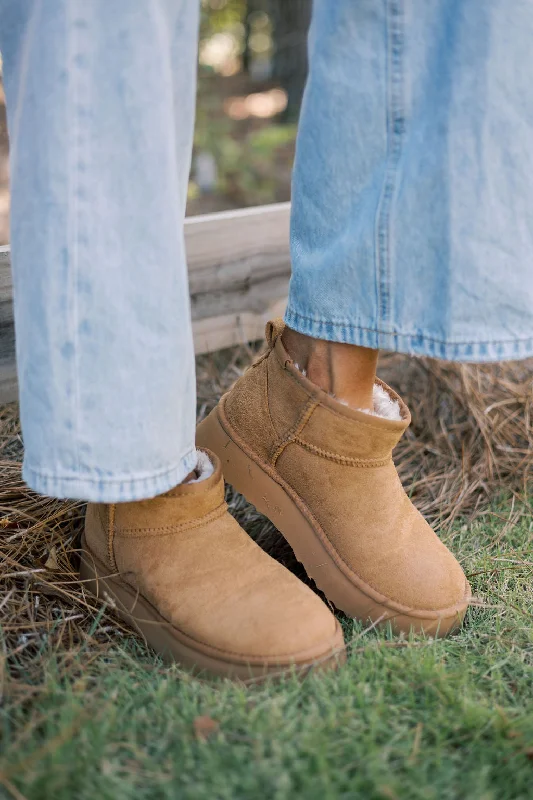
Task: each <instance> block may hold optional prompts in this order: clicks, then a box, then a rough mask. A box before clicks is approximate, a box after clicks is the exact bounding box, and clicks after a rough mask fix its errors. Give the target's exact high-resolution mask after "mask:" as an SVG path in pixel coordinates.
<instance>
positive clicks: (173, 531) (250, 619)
mask: <svg viewBox="0 0 533 800" xmlns="http://www.w3.org/2000/svg"><path fill="white" fill-rule="evenodd" d="M207 455H208V456H209V458H210V459H211V461H212V464H213V466H214V472H213V474H212V475H211V476H210V477H206V478H205V479H204V480H199V481H196V482H191V483H185V484H180V485H179V486H177V487H176V488H175V489H173V490H172V491H171V492H168V493H167V494H165V495H161V496H159V497H156V498H154V499H152V500H146V501H142V502H135V503H119V504H116V505H97V504H96V505H95V504H90V505H89V506H88V508H87V517H86V524H85V535H84V537H83V545H82V546H83V553H82V564H81V579H82V580H83V581H85V582H86V586H87V588H88V589H89V590H90V591H91V592H93V593H94V594H96V595H98V596H100V597H103V598H105V599H108V600H109V601H110V602H111V603H112V604H113V606H114V607H115V608H116V611H117V612H118V613H119V615H120V616H121V617H122V618H123V619H124V620H126V622H128V623H129V624H131V626H132V627H134V628H136V629H137V630H138V631H140V633H141V634H142V635H143V636H144V638H145V639H146V640H147V642H148V643H149V644H150V645H152V647H154V649H155V650H157V651H158V652H159V653H161V654H162V655H163V656H164V657H166V658H167V659H170V660H176V661H178V662H179V663H180V664H182V665H183V666H185V667H188V668H191V669H193V670H195V671H203V672H206V673H208V674H211V675H220V676H227V677H232V678H238V679H243V680H246V679H250V678H252V679H253V678H261V677H263V676H267V675H271V674H274V673H277V672H279V671H283V670H287V669H291V668H296V669H302V668H306V669H307V668H309V667H312V666H319V667H331V666H334V665H335V664H337V663H338V662H339V660H342V658H343V656H344V643H343V637H342V631H341V628H340V626H339V623H338V622H337V620H336V619H335V617H334V616H333V614H332V613H331V611H330V610H329V609H328V608H327V607H326V605H325V604H324V603H323V602H322V600H320V598H319V597H318V596H317V595H316V594H315V593H314V592H313V591H311V589H309V588H308V587H307V586H305V585H304V584H303V583H302V582H301V581H300V580H298V578H296V577H295V576H294V575H293V574H292V573H291V572H289V571H288V570H287V569H285V568H284V567H282V566H281V565H280V564H278V563H277V562H276V561H274V559H272V558H270V556H268V555H267V554H266V553H264V552H263V550H261V548H260V547H259V546H258V545H257V544H255V542H254V541H252V539H250V537H249V536H248V535H247V534H246V533H245V532H244V531H243V530H242V528H240V526H239V525H238V524H237V522H236V521H235V520H234V519H233V517H232V516H231V515H230V514H229V513H228V510H227V506H226V503H225V502H224V481H223V478H222V471H221V466H220V461H219V460H218V458H217V457H216V456H215V455H213V454H207ZM204 458H205V456H204Z"/></svg>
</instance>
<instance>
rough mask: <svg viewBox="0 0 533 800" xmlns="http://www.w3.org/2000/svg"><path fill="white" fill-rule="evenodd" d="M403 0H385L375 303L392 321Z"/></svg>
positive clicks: (402, 124)
mask: <svg viewBox="0 0 533 800" xmlns="http://www.w3.org/2000/svg"><path fill="white" fill-rule="evenodd" d="M402 4H403V0H386V6H385V9H386V12H385V13H386V26H387V31H386V59H387V63H386V83H387V123H386V124H387V158H386V167H385V178H384V182H383V187H382V191H381V196H380V199H379V202H378V206H377V210H376V229H375V230H376V233H375V251H376V262H377V264H376V304H377V313H378V318H379V319H380V320H381V321H382V322H387V321H389V322H390V321H391V318H392V308H391V284H392V259H391V236H390V227H391V214H392V204H393V200H394V195H395V191H396V185H397V175H398V166H399V161H400V154H401V149H402V140H403V133H404V130H405V110H404V101H403V49H404V41H403V40H404V34H403V11H402Z"/></svg>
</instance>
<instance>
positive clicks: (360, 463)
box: [293, 436, 392, 467]
mask: <svg viewBox="0 0 533 800" xmlns="http://www.w3.org/2000/svg"><path fill="white" fill-rule="evenodd" d="M293 442H294V443H297V444H300V445H301V446H302V447H305V449H306V450H310V451H311V452H312V453H314V454H315V455H317V456H321V457H322V458H327V459H328V460H329V461H335V462H336V463H337V464H344V465H345V466H350V467H385V466H387V464H390V463H391V461H392V457H391V456H388V457H387V458H351V457H350V456H341V455H340V454H339V453H331V452H329V451H328V450H323V449H322V448H321V447H316V446H315V445H314V444H311V443H310V442H306V441H305V439H302V438H301V437H300V436H295V437H294V440H293Z"/></svg>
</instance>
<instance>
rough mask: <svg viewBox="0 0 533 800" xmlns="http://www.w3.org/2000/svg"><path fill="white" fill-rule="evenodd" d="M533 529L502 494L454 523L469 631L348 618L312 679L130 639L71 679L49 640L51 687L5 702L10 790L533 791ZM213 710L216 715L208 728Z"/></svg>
mask: <svg viewBox="0 0 533 800" xmlns="http://www.w3.org/2000/svg"><path fill="white" fill-rule="evenodd" d="M506 520H507V522H506ZM532 531H533V517H532V515H531V513H530V512H529V510H528V509H527V508H526V507H525V506H524V505H521V506H520V507H518V506H517V505H516V504H515V505H514V507H513V509H512V510H511V507H510V505H509V504H503V505H502V504H500V505H498V506H495V510H494V511H493V512H492V513H487V514H485V515H483V516H481V517H480V518H479V519H478V521H476V522H475V523H474V524H472V525H471V526H465V525H457V526H456V527H455V528H454V529H453V530H452V531H450V532H449V533H448V535H447V536H446V537H445V538H446V541H447V543H448V544H449V545H450V546H451V547H452V548H453V549H454V551H455V552H456V553H458V554H459V555H460V557H461V560H462V561H463V563H464V565H465V567H466V569H467V572H468V573H469V575H471V576H472V584H473V587H474V590H475V593H476V595H477V597H478V598H479V600H480V603H481V604H480V605H479V606H477V607H475V608H473V609H472V610H471V611H470V613H469V616H468V618H467V624H466V626H465V627H464V629H463V631H462V632H461V633H460V634H458V635H457V636H454V637H452V638H450V639H449V640H447V641H431V640H425V639H424V638H421V637H419V638H411V639H409V640H399V639H397V638H394V637H392V636H391V635H390V634H389V633H387V632H386V631H385V632H382V633H377V632H376V631H367V632H365V630H364V628H363V627H362V626H361V625H359V624H356V623H352V622H351V621H345V622H344V625H345V635H346V640H347V642H348V643H349V652H350V655H349V659H348V663H347V664H346V666H344V667H343V668H342V669H340V670H339V671H338V672H337V673H331V674H326V675H323V676H321V675H310V676H308V677H307V678H306V679H305V680H304V681H303V682H300V681H298V680H297V679H296V678H294V677H292V676H291V677H289V678H287V679H286V680H284V681H283V682H281V683H277V684H274V683H270V684H266V685H263V686H256V687H251V688H244V687H242V686H238V685H233V684H231V683H229V682H220V683H218V684H216V683H213V684H212V683H208V682H202V681H199V680H196V679H194V678H192V677H191V676H189V675H188V674H186V673H183V672H182V671H180V670H178V669H177V668H165V667H164V666H163V665H162V664H161V663H160V662H159V660H158V659H157V658H155V657H154V656H153V655H152V654H150V653H147V652H146V651H145V650H144V649H143V648H142V646H141V645H139V644H138V643H137V642H136V641H135V640H133V639H132V640H131V641H126V642H125V644H124V647H123V649H119V648H116V649H114V650H112V651H111V652H108V653H107V654H106V655H105V656H100V657H98V658H96V659H95V660H92V661H91V660H90V659H89V658H88V657H84V655H83V654H81V656H79V657H78V658H77V660H76V662H75V663H74V664H73V665H72V667H71V669H70V670H69V671H68V673H67V677H65V673H64V670H63V669H62V670H59V668H58V666H57V664H58V662H59V661H60V658H61V657H60V654H55V655H54V654H51V653H44V654H43V656H42V657H43V658H44V659H47V662H46V680H45V683H44V685H40V686H38V687H36V689H35V692H34V693H33V694H32V687H31V685H30V683H31V682H30V680H29V678H28V680H27V682H26V684H25V685H23V686H22V688H20V689H19V691H18V692H17V693H14V694H13V695H11V696H10V695H8V698H7V700H6V701H5V704H4V709H3V718H2V723H1V735H2V739H1V743H2V751H3V752H2V758H1V769H2V771H3V774H2V776H1V777H0V781H1V783H0V786H3V787H4V788H3V789H2V788H0V793H1V792H2V791H4V793H5V796H6V797H9V796H13V797H19V798H20V797H21V796H22V797H26V798H28V800H41V798H42V799H43V800H44V798H47V799H48V798H53V799H54V800H66V799H67V798H69V799H70V798H76V799H77V800H85V799H86V798H87V800H88V799H89V798H91V800H92V798H99V800H100V799H102V800H105V799H106V798H109V799H110V800H111V799H112V800H122V799H124V800H126V798H128V800H129V798H132V799H133V798H135V800H142V798H150V800H152V799H153V800H156V799H157V800H158V799H159V798H161V799H163V798H169V800H170V798H173V799H174V798H187V799H190V800H203V799H204V798H205V800H217V799H218V798H227V799H228V800H236V799H237V798H246V800H248V798H277V799H279V800H285V798H306V800H308V799H309V800H313V799H314V798H317V800H319V799H320V800H327V799H328V798H364V799H365V800H373V799H374V798H384V799H385V800H390V799H391V798H408V799H409V800H412V799H413V800H414V799H415V798H438V800H441V799H442V798H468V800H507V798H513V799H516V798H532V797H533V600H532V597H533V590H532V580H531V578H532V572H533V543H532V536H533V534H532ZM22 683H23V684H24V676H23V677H22ZM204 715H205V716H209V717H210V718H212V719H213V720H215V721H216V722H217V723H218V726H219V727H218V730H217V731H215V732H214V733H213V734H212V735H211V736H210V737H209V738H207V739H206V740H202V738H198V736H197V735H196V734H195V720H197V718H198V717H200V716H204ZM9 787H11V790H10V789H9ZM17 792H19V793H20V794H19V795H17Z"/></svg>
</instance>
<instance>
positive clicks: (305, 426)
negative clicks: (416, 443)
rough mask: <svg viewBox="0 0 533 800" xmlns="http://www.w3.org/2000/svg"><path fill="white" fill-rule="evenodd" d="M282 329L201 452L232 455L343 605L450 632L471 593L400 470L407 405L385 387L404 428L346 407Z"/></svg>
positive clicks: (380, 618) (201, 437) (221, 410)
mask: <svg viewBox="0 0 533 800" xmlns="http://www.w3.org/2000/svg"><path fill="white" fill-rule="evenodd" d="M282 331H283V323H282V322H281V320H279V321H276V322H273V323H269V324H268V325H267V333H266V335H267V343H268V346H269V349H268V352H267V353H265V354H264V355H263V356H262V357H260V358H259V359H258V360H257V361H256V363H255V364H254V365H253V366H252V367H251V368H250V369H249V370H248V371H247V372H246V373H245V374H244V376H243V377H242V378H240V380H238V381H237V383H236V384H235V386H234V387H233V389H232V390H231V391H230V392H229V393H228V394H226V395H225V396H224V397H223V398H222V400H221V401H220V403H219V405H218V407H217V408H216V409H214V411H212V412H211V414H210V415H209V416H208V417H207V418H206V419H205V420H203V422H201V423H200V425H199V426H198V429H197V441H198V443H199V444H200V445H201V446H208V447H210V448H211V449H212V450H213V451H214V452H215V453H217V454H218V455H219V456H220V458H221V460H222V468H223V470H224V475H225V478H226V480H227V481H228V482H229V483H231V484H232V485H233V486H234V487H235V488H236V489H237V490H238V491H239V492H241V493H242V494H243V495H244V496H245V497H246V498H247V499H248V500H249V501H250V502H251V503H253V504H254V505H255V506H256V507H257V509H258V510H259V511H261V512H262V513H263V514H265V515H266V516H267V517H268V518H269V519H270V520H272V522H273V523H274V525H275V526H276V527H277V528H278V529H279V530H280V531H281V533H282V534H283V535H284V536H285V538H286V539H287V541H288V542H289V544H290V545H291V546H292V548H293V550H294V552H295V554H296V557H297V558H298V559H299V560H300V561H301V562H302V564H303V565H304V567H305V569H306V571H307V573H308V575H309V576H310V577H311V578H313V580H314V581H315V582H316V584H317V586H319V588H320V589H322V591H323V592H324V593H325V595H326V596H327V598H328V599H329V600H330V601H331V602H332V603H334V604H335V606H337V608H339V609H341V610H342V611H344V612H345V613H346V614H348V615H350V616H353V617H358V618H360V619H362V620H365V621H366V620H370V621H373V622H376V623H378V624H380V623H384V622H386V621H388V620H390V622H391V624H392V626H393V628H394V629H395V630H396V631H408V630H410V629H413V630H415V631H416V630H418V631H421V630H423V631H425V632H426V633H428V634H431V635H439V636H443V635H445V634H447V633H448V632H449V631H451V630H452V629H453V628H455V627H456V626H458V625H459V624H460V623H461V621H462V619H463V617H464V614H465V611H466V608H467V605H468V602H469V599H470V587H469V585H468V582H467V580H466V578H465V575H464V573H463V570H462V569H461V567H460V566H459V564H458V563H457V561H456V559H455V558H454V556H453V555H452V554H451V553H450V551H449V550H448V549H447V548H446V547H445V546H444V545H443V544H442V542H441V541H440V539H439V538H438V537H437V536H436V534H435V533H434V532H433V530H432V529H431V527H430V526H429V525H428V524H427V522H426V521H425V520H424V518H423V517H422V516H421V514H420V513H419V512H418V511H417V510H416V508H415V507H414V506H413V504H412V503H411V501H410V500H409V498H408V497H407V495H406V493H405V492H404V490H403V488H402V485H401V482H400V479H399V478H398V474H397V472H396V469H395V467H394V464H393V461H392V455H391V454H392V449H393V447H394V446H395V444H396V443H397V442H398V440H399V439H400V437H401V435H402V434H403V432H404V431H405V429H406V428H407V426H408V425H409V422H410V415H409V411H408V409H407V407H406V406H405V404H404V403H403V402H402V400H401V399H400V398H399V397H398V395H397V394H396V393H395V392H393V391H392V389H390V388H389V387H388V386H386V385H385V384H383V383H382V382H378V385H377V387H376V389H377V391H378V394H379V395H380V396H381V398H382V400H383V399H384V400H385V405H387V404H389V405H394V406H395V409H396V411H397V419H388V418H384V417H382V416H377V415H372V414H368V413H365V412H364V411H357V410H354V409H351V408H349V407H347V406H346V405H343V404H341V403H339V402H337V401H336V400H335V399H334V398H333V397H331V396H329V395H328V394H327V393H325V392H323V391H322V390H321V389H319V388H318V387H317V386H315V385H314V384H313V383H311V382H310V381H309V380H308V379H307V378H306V377H305V376H304V375H303V374H301V373H300V371H299V370H298V369H297V368H296V367H295V365H294V364H293V363H292V361H291V359H290V358H289V356H288V354H287V352H286V351H285V349H284V347H283V344H282V342H281V333H282Z"/></svg>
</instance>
